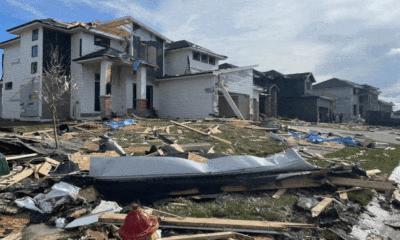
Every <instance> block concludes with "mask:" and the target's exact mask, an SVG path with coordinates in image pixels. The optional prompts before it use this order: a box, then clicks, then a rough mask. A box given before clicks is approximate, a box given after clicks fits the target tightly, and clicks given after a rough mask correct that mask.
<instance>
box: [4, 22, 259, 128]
mask: <svg viewBox="0 0 400 240" xmlns="http://www.w3.org/2000/svg"><path fill="white" fill-rule="evenodd" d="M7 31H8V32H9V33H11V34H14V35H18V37H16V38H14V39H11V40H8V41H5V42H2V43H0V48H1V49H4V55H3V57H4V58H3V59H4V61H3V81H2V82H0V86H1V88H0V99H1V100H2V104H1V105H0V106H1V112H2V115H1V117H2V118H8V119H21V120H34V121H41V120H43V121H45V120H49V119H51V111H49V109H48V106H47V104H46V103H45V102H44V100H43V98H42V96H41V84H42V81H43V77H44V68H45V67H46V66H47V63H48V62H49V57H50V51H51V49H52V48H54V47H56V46H58V48H59V52H60V54H61V55H62V56H63V57H64V63H65V66H67V68H68V72H70V74H71V81H72V85H74V84H75V83H77V85H78V89H77V90H75V89H74V90H70V91H69V92H68V93H67V94H65V95H64V96H63V99H62V101H60V106H59V107H58V110H59V111H58V113H57V115H58V117H59V118H74V119H90V118H97V119H98V118H100V117H106V116H109V115H110V112H113V113H115V114H116V115H117V116H125V115H126V113H131V112H132V113H135V114H147V113H148V112H149V111H150V112H151V111H153V110H154V111H156V112H157V114H158V115H159V116H161V117H172V118H206V117H208V116H209V115H210V114H214V115H220V116H230V114H231V113H232V111H233V110H232V109H233V107H234V106H231V101H228V102H227V100H226V99H225V98H226V95H224V94H223V93H224V92H229V93H230V94H231V97H232V98H235V99H236V104H237V106H236V107H237V108H239V109H240V111H241V113H242V115H243V117H244V118H246V119H250V118H252V117H254V116H257V115H258V114H257V112H256V109H258V107H257V106H258V100H259V92H260V89H257V88H255V87H254V85H253V68H254V67H255V66H249V67H239V68H236V69H230V70H218V62H219V61H220V60H225V59H226V58H227V57H226V56H223V55H219V54H216V53H213V52H212V51H210V50H208V49H205V48H202V47H200V46H197V45H195V44H193V43H190V42H187V41H178V42H172V41H171V40H169V39H168V38H166V37H164V36H163V35H161V34H160V33H158V32H156V31H154V30H153V29H151V28H149V27H147V26H145V25H144V24H142V23H141V22H139V21H137V20H136V19H134V18H132V17H129V16H128V17H123V18H118V19H114V20H111V21H106V22H98V21H96V22H92V23H81V22H74V23H64V22H60V21H56V20H54V19H43V20H34V21H31V22H28V23H26V24H23V25H20V26H17V27H14V28H12V29H9V30H7ZM224 89H225V90H224ZM222 96H224V97H222ZM228 97H229V95H228ZM108 107H109V108H110V109H108ZM235 115H237V114H235Z"/></svg>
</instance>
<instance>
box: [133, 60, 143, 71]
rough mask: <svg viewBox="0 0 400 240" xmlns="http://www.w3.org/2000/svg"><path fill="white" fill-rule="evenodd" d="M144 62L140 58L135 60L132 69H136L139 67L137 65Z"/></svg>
mask: <svg viewBox="0 0 400 240" xmlns="http://www.w3.org/2000/svg"><path fill="white" fill-rule="evenodd" d="M142 62H144V61H142V60H136V61H135V63H134V64H133V70H135V71H136V69H137V68H138V67H139V65H140V64H141V63H142Z"/></svg>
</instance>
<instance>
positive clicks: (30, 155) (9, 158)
mask: <svg viewBox="0 0 400 240" xmlns="http://www.w3.org/2000/svg"><path fill="white" fill-rule="evenodd" d="M38 155H39V154H37V153H31V154H23V155H16V156H6V160H7V161H11V160H17V159H22V158H29V157H36V156H38Z"/></svg>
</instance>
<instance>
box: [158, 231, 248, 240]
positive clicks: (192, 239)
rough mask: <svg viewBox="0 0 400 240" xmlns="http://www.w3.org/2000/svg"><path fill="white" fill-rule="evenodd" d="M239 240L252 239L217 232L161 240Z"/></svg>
mask: <svg viewBox="0 0 400 240" xmlns="http://www.w3.org/2000/svg"><path fill="white" fill-rule="evenodd" d="M228 238H234V239H241V240H253V239H254V238H253V237H250V236H246V235H243V234H237V233H235V232H218V233H205V234H193V235H179V236H173V237H167V238H162V239H163V240H208V239H209V240H214V239H228Z"/></svg>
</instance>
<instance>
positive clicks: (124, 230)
mask: <svg viewBox="0 0 400 240" xmlns="http://www.w3.org/2000/svg"><path fill="white" fill-rule="evenodd" d="M158 227H159V222H158V220H156V219H154V218H153V217H152V216H150V215H148V214H147V213H145V212H143V211H142V209H140V207H139V206H138V205H137V204H136V203H134V204H133V208H132V210H131V211H130V212H129V214H128V215H127V216H126V218H125V222H124V225H123V226H122V227H121V228H120V229H119V232H118V233H119V236H120V237H121V238H122V239H123V240H143V239H147V238H148V237H151V235H152V234H153V233H155V232H156V231H157V229H158Z"/></svg>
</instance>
